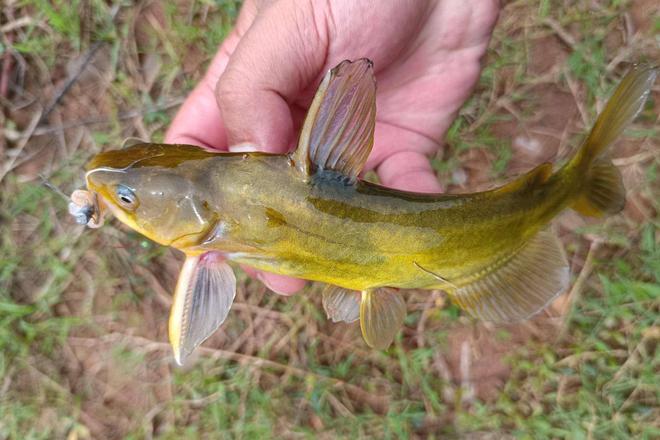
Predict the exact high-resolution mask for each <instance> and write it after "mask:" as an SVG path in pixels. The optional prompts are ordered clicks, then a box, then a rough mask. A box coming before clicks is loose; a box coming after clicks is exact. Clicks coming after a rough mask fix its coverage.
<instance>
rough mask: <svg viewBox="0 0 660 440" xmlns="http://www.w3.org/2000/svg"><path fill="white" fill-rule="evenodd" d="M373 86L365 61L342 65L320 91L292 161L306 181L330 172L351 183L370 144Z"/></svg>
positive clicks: (369, 62)
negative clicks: (326, 171)
mask: <svg viewBox="0 0 660 440" xmlns="http://www.w3.org/2000/svg"><path fill="white" fill-rule="evenodd" d="M375 122H376V81H375V78H374V74H373V63H372V62H371V61H369V60H368V59H366V58H362V59H359V60H357V61H354V62H351V61H348V60H346V61H342V62H341V63H340V64H339V65H337V67H335V68H333V69H332V70H330V71H329V72H328V73H327V74H326V76H325V78H323V81H322V82H321V85H320V86H319V88H318V90H317V92H316V95H315V96H314V100H313V101H312V105H311V106H310V108H309V111H308V112H307V117H306V118H305V123H304V125H303V128H302V131H301V133H300V139H299V141H298V149H297V150H296V152H295V153H294V156H293V159H294V161H295V163H296V166H297V167H298V169H300V171H301V172H302V173H303V175H304V176H305V179H306V180H307V178H308V177H309V176H311V175H313V174H314V173H315V172H317V171H319V170H333V171H336V172H338V173H341V174H343V175H345V176H346V177H348V178H349V180H350V181H355V179H356V178H357V176H358V174H360V171H362V168H363V167H364V164H365V162H366V161H367V157H368V156H369V153H370V152H371V147H372V145H373V142H374V126H375Z"/></svg>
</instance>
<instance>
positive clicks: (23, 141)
mask: <svg viewBox="0 0 660 440" xmlns="http://www.w3.org/2000/svg"><path fill="white" fill-rule="evenodd" d="M40 120H41V111H38V112H37V113H35V114H34V116H33V117H32V120H31V121H30V125H28V127H27V129H26V130H25V133H26V135H25V137H23V139H21V142H20V143H19V144H18V146H17V147H16V149H15V150H14V151H12V153H13V154H12V155H11V157H10V158H9V160H7V163H6V164H5V167H4V168H3V169H2V171H0V182H2V180H3V179H4V178H5V176H6V175H7V173H8V172H10V171H11V170H12V169H13V168H14V164H15V163H16V160H17V159H18V157H19V156H20V155H21V152H22V151H23V149H24V148H25V146H26V145H27V143H28V141H29V140H30V138H31V137H32V134H34V130H35V129H36V128H37V124H38V123H39V121H40Z"/></svg>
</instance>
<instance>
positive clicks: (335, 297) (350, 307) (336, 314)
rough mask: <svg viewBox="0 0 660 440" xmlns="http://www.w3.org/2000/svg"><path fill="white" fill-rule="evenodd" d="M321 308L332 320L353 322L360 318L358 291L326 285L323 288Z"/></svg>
mask: <svg viewBox="0 0 660 440" xmlns="http://www.w3.org/2000/svg"><path fill="white" fill-rule="evenodd" d="M323 309H324V310H325V313H326V315H327V316H328V319H330V320H332V322H340V321H344V322H353V321H357V320H358V319H359V318H360V292H356V291H355V290H349V289H344V288H343V287H339V286H333V285H328V286H326V288H325V289H324V290H323Z"/></svg>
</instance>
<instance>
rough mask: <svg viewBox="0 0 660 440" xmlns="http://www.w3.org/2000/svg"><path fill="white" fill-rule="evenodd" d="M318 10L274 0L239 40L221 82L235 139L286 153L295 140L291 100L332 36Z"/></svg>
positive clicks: (312, 74)
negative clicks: (320, 20)
mask: <svg viewBox="0 0 660 440" xmlns="http://www.w3.org/2000/svg"><path fill="white" fill-rule="evenodd" d="M314 14H315V12H314V10H313V8H312V6H311V2H310V3H299V4H297V5H294V4H293V2H289V1H281V2H274V3H271V4H270V5H268V6H266V7H265V9H263V10H262V11H260V12H259V14H258V15H257V18H256V19H255V21H254V22H253V23H252V26H251V27H250V28H249V29H248V31H247V32H246V33H245V35H244V36H243V38H242V39H241V41H240V42H239V44H238V45H237V47H236V50H235V51H234V53H233V54H232V56H231V57H230V59H229V62H228V64H227V67H226V69H225V71H224V73H223V74H222V75H221V76H220V79H219V81H218V83H217V86H216V99H217V101H218V106H219V107H220V112H221V113H222V118H223V120H224V123H225V126H226V127H227V138H228V142H229V145H235V144H238V143H246V142H247V143H251V144H255V145H257V146H259V148H260V149H262V150H264V151H268V152H273V153H283V152H286V151H287V150H288V149H289V146H290V145H291V144H292V143H293V141H294V133H293V119H292V116H291V109H290V104H291V103H292V102H293V101H295V100H296V99H297V98H299V95H300V94H301V92H302V91H303V90H305V88H306V87H307V86H308V85H309V84H310V82H311V81H314V80H315V79H316V78H317V77H318V75H319V72H320V70H321V69H322V68H323V64H324V62H325V59H324V56H325V55H324V54H325V47H326V43H325V41H327V39H326V38H324V37H322V35H324V34H325V31H323V32H321V31H320V30H319V29H318V28H317V26H316V23H317V20H315V18H314ZM321 27H322V28H325V27H323V26H321Z"/></svg>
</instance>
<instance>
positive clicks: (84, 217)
mask: <svg viewBox="0 0 660 440" xmlns="http://www.w3.org/2000/svg"><path fill="white" fill-rule="evenodd" d="M105 210H106V208H105V204H104V203H103V202H102V198H100V197H99V196H98V193H96V192H94V191H87V190H84V189H78V190H75V191H74V192H73V193H72V194H71V197H70V202H69V214H71V215H72V216H73V217H75V219H76V223H78V224H81V225H86V226H87V227H90V228H100V227H101V226H102V225H103V215H104V214H105Z"/></svg>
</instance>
